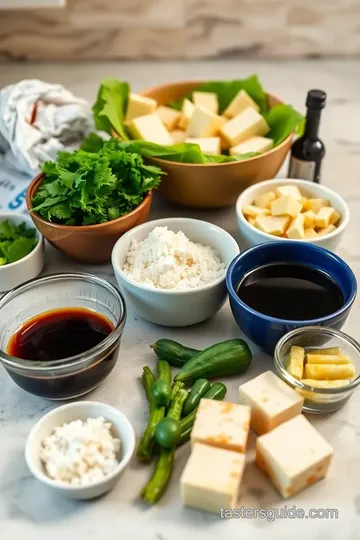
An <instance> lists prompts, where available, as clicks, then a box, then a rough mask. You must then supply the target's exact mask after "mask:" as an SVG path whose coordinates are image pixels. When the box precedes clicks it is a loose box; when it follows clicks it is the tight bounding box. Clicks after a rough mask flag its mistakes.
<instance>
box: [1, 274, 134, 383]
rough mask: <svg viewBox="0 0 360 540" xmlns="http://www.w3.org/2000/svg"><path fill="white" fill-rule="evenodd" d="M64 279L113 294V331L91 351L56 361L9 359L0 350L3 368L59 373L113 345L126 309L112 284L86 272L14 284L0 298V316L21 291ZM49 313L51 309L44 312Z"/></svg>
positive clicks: (39, 278)
mask: <svg viewBox="0 0 360 540" xmlns="http://www.w3.org/2000/svg"><path fill="white" fill-rule="evenodd" d="M65 279H74V280H79V281H80V280H85V281H88V282H92V283H94V284H96V285H98V286H100V287H103V288H105V289H107V290H108V291H110V292H111V293H113V294H114V295H115V297H116V298H117V300H118V302H119V304H120V317H119V320H118V322H117V323H116V325H115V328H114V330H113V331H112V332H110V334H109V335H107V336H106V338H105V339H103V340H102V341H101V342H100V343H98V344H97V345H96V346H95V347H92V348H91V349H89V350H87V351H84V352H82V353H80V354H76V355H74V356H68V357H67V358H61V359H59V360H49V361H46V362H42V361H31V360H30V361H29V360H24V359H22V358H17V357H15V356H11V355H9V354H7V353H6V352H5V351H3V350H2V348H0V362H1V363H2V364H3V365H4V367H6V368H9V369H22V370H24V371H29V372H32V371H45V372H46V371H48V370H49V369H51V370H52V371H59V370H62V369H64V368H67V367H68V368H72V367H76V366H78V365H79V364H82V363H84V362H85V361H86V360H88V359H89V358H91V357H92V356H95V355H97V354H101V353H102V352H104V351H106V350H107V349H108V348H110V347H111V346H113V345H114V343H116V341H117V340H118V339H119V338H120V336H121V334H122V332H123V329H124V326H125V322H126V316H127V310H126V304H125V300H124V297H123V295H122V294H121V293H120V291H118V290H117V288H116V287H115V286H114V285H112V284H111V283H110V282H109V281H107V280H106V279H104V278H101V277H98V276H95V275H94V274H90V273H86V272H63V273H62V272H60V273H54V274H48V275H46V276H41V277H36V278H34V279H30V280H28V281H25V282H24V283H22V284H21V285H18V286H17V287H15V288H14V289H11V291H9V292H7V293H6V294H5V295H4V296H3V297H2V298H1V299H0V314H1V309H2V308H3V307H4V306H5V305H7V304H9V303H10V302H11V301H12V300H13V299H14V298H15V297H16V296H18V295H19V294H21V293H22V292H24V291H26V290H30V289H32V288H33V287H34V286H36V285H38V284H44V283H48V282H52V281H59V280H60V281H61V280H65ZM48 311H51V308H50V309H49V310H48Z"/></svg>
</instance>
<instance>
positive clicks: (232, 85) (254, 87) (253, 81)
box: [169, 75, 268, 114]
mask: <svg viewBox="0 0 360 540" xmlns="http://www.w3.org/2000/svg"><path fill="white" fill-rule="evenodd" d="M240 90H245V91H246V92H247V93H248V94H249V96H250V97H252V99H253V100H254V101H256V103H257V104H258V105H259V107H260V111H261V113H264V112H266V111H267V110H268V103H267V99H266V94H265V91H264V89H263V87H262V85H261V83H260V81H259V78H258V76H257V75H250V77H248V78H247V79H238V80H234V81H208V82H205V83H202V84H200V86H198V87H197V88H196V91H197V92H214V93H215V94H216V95H217V97H218V100H219V114H222V113H223V112H224V110H225V109H226V107H227V106H228V105H229V104H230V102H231V101H232V100H233V99H234V97H235V96H236V94H238V92H240ZM192 94H193V92H189V94H187V95H186V96H184V98H188V99H190V100H191V99H192ZM184 98H182V99H181V100H179V101H172V102H170V103H169V106H170V107H173V108H174V109H177V110H180V109H181V107H182V102H183V101H184Z"/></svg>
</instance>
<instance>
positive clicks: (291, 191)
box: [275, 185, 303, 202]
mask: <svg viewBox="0 0 360 540" xmlns="http://www.w3.org/2000/svg"><path fill="white" fill-rule="evenodd" d="M275 192H276V194H277V196H278V197H284V196H285V195H289V196H290V197H292V198H293V199H295V200H296V201H299V202H300V201H302V198H303V196H302V194H301V191H300V189H299V188H298V187H297V186H291V185H289V186H288V185H286V186H278V187H277V188H276V189H275Z"/></svg>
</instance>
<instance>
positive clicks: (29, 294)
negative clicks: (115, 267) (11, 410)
mask: <svg viewBox="0 0 360 540" xmlns="http://www.w3.org/2000/svg"><path fill="white" fill-rule="evenodd" d="M125 321H126V307H125V301H124V299H123V297H122V295H121V294H120V293H119V292H118V291H117V289H116V288H115V287H113V286H112V285H111V284H110V283H108V282H107V281H106V280H104V279H102V278H99V277H97V276H93V275H91V274H80V273H67V274H54V275H50V276H44V277H42V278H39V279H34V280H31V281H28V282H26V283H24V284H23V285H21V286H20V287H17V288H15V289H13V290H12V291H10V292H9V293H8V294H6V295H5V296H4V297H3V298H2V299H1V300H0V361H1V363H2V364H3V366H4V367H5V369H6V370H7V372H8V374H9V375H10V377H11V378H12V379H13V380H14V382H15V383H16V384H17V385H18V386H20V387H21V388H23V389H24V390H26V391H27V392H30V393H31V394H35V395H37V396H41V397H44V398H48V399H56V400H64V399H70V398H75V397H79V396H81V395H84V394H86V393H88V392H90V391H91V390H93V389H94V388H96V387H97V386H98V385H99V384H100V383H101V382H102V381H103V380H104V379H105V378H106V377H107V376H108V375H109V374H110V373H111V371H112V370H113V368H114V366H115V364H116V362H117V359H118V353H119V347H120V342H121V336H122V333H123V329H124V325H125Z"/></svg>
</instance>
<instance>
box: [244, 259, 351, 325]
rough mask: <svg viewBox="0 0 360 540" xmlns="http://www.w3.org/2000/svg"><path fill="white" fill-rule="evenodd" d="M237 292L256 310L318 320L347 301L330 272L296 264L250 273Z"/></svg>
mask: <svg viewBox="0 0 360 540" xmlns="http://www.w3.org/2000/svg"><path fill="white" fill-rule="evenodd" d="M237 294H238V296H239V298H240V300H242V301H243V302H244V303H245V304H247V305H248V306H249V307H251V308H252V309H254V310H256V311H258V312H260V313H263V314H264V315H269V316H271V317H276V318H278V319H288V320H295V321H305V320H306V321H308V320H312V319H318V318H321V317H324V316H326V315H330V314H331V313H334V312H335V311H337V310H338V309H340V308H341V307H342V306H343V304H344V296H343V294H342V291H341V289H340V287H339V286H338V285H337V283H335V281H334V280H333V279H332V278H331V277H330V276H329V275H327V274H326V273H324V272H322V271H320V270H316V269H314V268H311V267H310V266H306V265H301V264H294V263H285V262H284V263H283V262H279V263H272V264H267V265H264V266H261V267H259V268H256V269H254V270H252V271H251V272H249V273H248V274H246V275H245V276H244V277H243V279H242V280H241V282H240V283H239V286H238V290H237Z"/></svg>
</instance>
